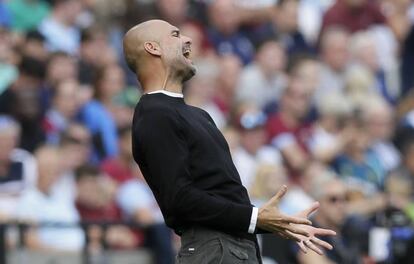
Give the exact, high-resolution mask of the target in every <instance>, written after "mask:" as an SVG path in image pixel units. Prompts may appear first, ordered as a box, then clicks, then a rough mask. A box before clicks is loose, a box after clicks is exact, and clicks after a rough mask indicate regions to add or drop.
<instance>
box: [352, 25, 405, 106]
mask: <svg viewBox="0 0 414 264" xmlns="http://www.w3.org/2000/svg"><path fill="white" fill-rule="evenodd" d="M375 41H376V39H375V38H374V35H373V33H370V32H368V31H366V32H359V33H356V34H354V35H353V36H352V38H351V40H350V53H351V56H352V59H353V62H354V63H357V64H360V65H362V66H363V67H365V68H366V69H367V70H369V71H370V72H371V74H372V75H373V76H374V78H375V85H374V86H375V88H374V89H375V90H376V91H377V93H378V94H379V95H381V96H382V97H384V99H385V100H386V101H387V102H388V103H391V104H394V103H395V102H396V99H397V98H398V95H399V80H398V72H397V70H396V67H393V65H387V68H384V67H382V65H381V64H380V61H379V60H378V54H380V52H378V50H377V47H376V45H375ZM381 55H382V54H381Z"/></svg>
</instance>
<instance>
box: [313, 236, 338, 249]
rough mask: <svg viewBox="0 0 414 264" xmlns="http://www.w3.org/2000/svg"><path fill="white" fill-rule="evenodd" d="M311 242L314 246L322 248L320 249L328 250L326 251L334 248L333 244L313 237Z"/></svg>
mask: <svg viewBox="0 0 414 264" xmlns="http://www.w3.org/2000/svg"><path fill="white" fill-rule="evenodd" d="M311 241H312V242H313V243H314V244H316V245H318V246H320V247H323V248H326V249H328V250H331V249H332V248H333V247H332V245H331V244H329V243H328V242H326V241H323V240H322V239H319V238H317V237H312V238H311Z"/></svg>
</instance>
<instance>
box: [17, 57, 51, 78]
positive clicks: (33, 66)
mask: <svg viewBox="0 0 414 264" xmlns="http://www.w3.org/2000/svg"><path fill="white" fill-rule="evenodd" d="M19 71H20V72H22V73H24V74H27V75H29V76H31V77H35V78H38V79H44V78H45V74H46V64H45V62H43V61H41V60H39V59H36V58H33V57H30V56H23V57H22V60H21V61H20V64H19Z"/></svg>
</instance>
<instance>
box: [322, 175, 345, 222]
mask: <svg viewBox="0 0 414 264" xmlns="http://www.w3.org/2000/svg"><path fill="white" fill-rule="evenodd" d="M322 191H323V192H324V194H323V196H322V197H321V198H320V199H319V202H320V207H319V210H318V214H320V217H322V218H323V219H324V221H326V222H327V223H328V224H329V225H332V226H336V227H340V226H341V224H342V223H343V221H344V220H345V216H346V214H345V211H346V210H345V209H346V205H347V199H346V188H345V186H344V184H343V183H342V182H341V181H339V180H334V181H331V182H329V183H327V184H325V185H324V186H323V187H322Z"/></svg>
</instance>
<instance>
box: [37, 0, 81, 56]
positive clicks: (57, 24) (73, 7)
mask: <svg viewBox="0 0 414 264" xmlns="http://www.w3.org/2000/svg"><path fill="white" fill-rule="evenodd" d="M81 10H82V3H81V1H80V0H53V1H52V11H51V13H50V15H49V16H48V17H47V18H45V19H44V20H43V21H42V23H41V24H40V25H39V27H38V29H39V31H40V32H41V33H42V34H43V35H44V36H45V37H46V45H47V48H48V50H49V51H63V52H66V53H68V54H71V55H76V54H77V52H78V48H79V41H80V32H79V29H78V28H77V27H76V25H75V22H76V18H77V16H78V15H79V13H80V12H81Z"/></svg>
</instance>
